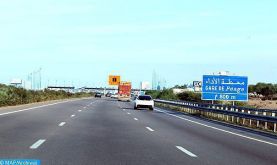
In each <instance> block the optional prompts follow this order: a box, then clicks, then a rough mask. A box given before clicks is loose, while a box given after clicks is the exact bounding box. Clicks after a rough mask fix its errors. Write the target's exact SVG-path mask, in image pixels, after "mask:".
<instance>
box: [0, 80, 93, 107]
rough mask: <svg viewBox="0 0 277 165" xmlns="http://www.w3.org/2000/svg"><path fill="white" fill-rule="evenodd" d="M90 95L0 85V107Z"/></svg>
mask: <svg viewBox="0 0 277 165" xmlns="http://www.w3.org/2000/svg"><path fill="white" fill-rule="evenodd" d="M90 96H92V93H74V94H73V93H69V92H65V91H51V90H47V89H45V90H43V91H33V90H26V89H23V88H16V87H13V86H7V85H3V84H0V107H2V106H13V105H20V104H28V103H35V102H41V101H50V100H58V99H67V98H80V97H90Z"/></svg>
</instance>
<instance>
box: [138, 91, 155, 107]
mask: <svg viewBox="0 0 277 165" xmlns="http://www.w3.org/2000/svg"><path fill="white" fill-rule="evenodd" d="M138 108H149V109H150V110H154V100H153V99H152V97H151V96H149V95H141V96H138V97H137V98H136V100H135V105H134V109H138Z"/></svg>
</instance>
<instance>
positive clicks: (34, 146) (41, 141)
mask: <svg viewBox="0 0 277 165" xmlns="http://www.w3.org/2000/svg"><path fill="white" fill-rule="evenodd" d="M45 141H46V140H45V139H40V140H38V141H37V142H35V143H34V144H33V145H32V146H31V147H30V149H32V150H34V149H37V148H38V147H39V146H40V145H42V144H43V143H44V142H45Z"/></svg>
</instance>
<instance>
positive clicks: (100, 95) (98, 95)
mask: <svg viewBox="0 0 277 165" xmlns="http://www.w3.org/2000/svg"><path fill="white" fill-rule="evenodd" d="M94 97H99V98H101V97H102V94H101V93H95V96H94Z"/></svg>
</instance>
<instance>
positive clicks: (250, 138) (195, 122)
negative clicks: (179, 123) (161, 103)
mask: <svg viewBox="0 0 277 165" xmlns="http://www.w3.org/2000/svg"><path fill="white" fill-rule="evenodd" d="M155 110H156V111H158V112H162V113H165V114H167V115H169V116H173V117H176V118H179V119H182V120H185V121H188V122H191V123H194V124H198V125H201V126H204V127H207V128H211V129H215V130H218V131H221V132H224V133H228V134H231V135H235V136H239V137H242V138H245V139H249V140H253V141H256V142H261V143H265V144H269V145H273V146H276V147H277V144H276V143H271V142H268V141H265V140H260V139H256V138H253V137H249V136H245V135H241V134H238V133H234V132H231V131H226V130H224V129H221V128H217V127H213V126H210V125H206V124H203V123H200V122H197V121H192V120H190V119H186V118H183V117H180V116H177V115H173V114H170V113H168V112H165V111H161V110H158V109H155Z"/></svg>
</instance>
